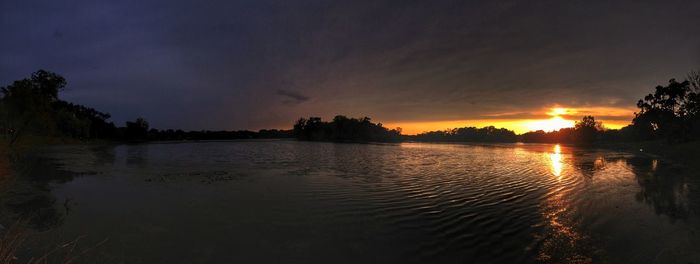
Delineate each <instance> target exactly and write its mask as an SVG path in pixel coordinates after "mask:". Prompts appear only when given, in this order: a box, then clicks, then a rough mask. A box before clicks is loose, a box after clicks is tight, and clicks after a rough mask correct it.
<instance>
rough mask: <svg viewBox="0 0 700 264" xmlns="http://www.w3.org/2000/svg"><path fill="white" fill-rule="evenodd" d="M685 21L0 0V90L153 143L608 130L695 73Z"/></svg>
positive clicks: (532, 12) (478, 4) (585, 8)
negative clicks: (194, 135) (39, 78)
mask: <svg viewBox="0 0 700 264" xmlns="http://www.w3.org/2000/svg"><path fill="white" fill-rule="evenodd" d="M698 14H700V1H440V0H436V1H405V0H403V1H377V0H373V1H286V0H284V1H282V0H281V1H266V0H253V1H219V0H213V1H182V0H158V1H142V0H139V1H132V0H124V1H95V0H90V1H73V0H65V1H34V0H23V1H9V0H0V36H1V41H0V86H4V85H7V84H10V83H11V82H12V81H13V80H17V79H21V78H25V77H27V76H29V75H30V74H31V73H32V72H34V71H36V70H38V69H45V70H49V71H53V72H56V73H58V74H61V75H62V76H64V77H65V78H66V79H67V80H68V86H67V89H66V91H64V92H63V93H62V94H61V95H60V96H61V98H63V99H64V100H67V101H71V102H76V103H80V104H84V105H87V106H90V107H93V108H96V109H98V110H101V111H104V112H108V113H110V114H112V119H113V121H115V123H117V124H123V122H124V121H126V120H133V119H135V118H136V117H144V118H146V119H147V120H148V121H149V123H150V124H151V126H152V127H156V128H161V129H165V128H182V129H186V130H200V129H211V130H219V129H226V130H239V129H251V130H257V129H262V128H291V126H292V124H293V123H294V121H295V120H296V119H298V118H299V117H308V116H320V117H322V118H324V119H330V118H332V117H333V116H335V115H337V114H342V115H346V116H351V117H363V116H369V117H372V120H373V121H374V122H381V123H383V124H384V125H385V126H387V127H392V128H393V127H397V126H400V127H402V128H403V131H404V132H405V133H407V134H414V133H419V132H422V131H426V130H442V129H446V128H454V127H464V126H484V125H488V124H493V125H496V126H497V127H506V128H510V129H513V130H516V132H519V133H522V132H525V131H528V130H533V129H538V128H546V127H549V126H552V124H555V123H556V124H565V125H571V124H573V122H574V120H577V119H580V118H581V116H583V115H589V114H590V115H594V116H595V117H596V118H597V119H598V120H602V121H603V123H604V124H605V125H607V126H608V127H611V128H617V127H621V126H623V125H625V124H628V123H629V122H630V120H631V119H632V117H633V113H634V111H635V104H636V101H637V100H639V99H640V98H642V97H643V96H644V95H646V94H647V93H650V92H651V91H652V90H653V88H654V87H655V86H656V85H660V84H665V83H667V82H668V80H669V79H671V78H677V79H682V78H684V76H685V75H686V74H687V73H688V72H690V71H691V70H698V69H700V26H699V25H700V15H698ZM553 108H561V109H563V110H560V111H553V110H552V109H553ZM553 120H554V121H553ZM557 120H559V121H557ZM562 120H563V121H562ZM538 122H539V123H538ZM542 124H545V125H542Z"/></svg>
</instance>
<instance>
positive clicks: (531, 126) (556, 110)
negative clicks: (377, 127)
mask: <svg viewBox="0 0 700 264" xmlns="http://www.w3.org/2000/svg"><path fill="white" fill-rule="evenodd" d="M543 112H544V114H545V115H548V116H551V118H549V119H499V118H494V119H468V120H445V121H407V122H386V123H384V127H387V128H396V127H400V128H401V129H402V130H403V134H406V135H416V134H420V133H423V132H428V131H442V130H447V129H452V128H460V127H479V128H480V127H485V126H494V127H497V128H506V129H509V130H513V131H514V132H515V133H516V134H523V133H526V132H530V131H536V130H544V131H548V132H549V131H556V130H559V129H561V128H566V127H573V126H574V125H575V124H576V121H577V120H578V119H579V118H578V117H575V116H574V115H576V116H578V115H593V116H594V117H596V115H597V116H610V115H611V114H613V115H615V116H621V117H622V118H615V119H613V120H606V119H604V118H601V119H599V118H596V120H598V121H602V122H603V126H605V127H606V128H609V129H620V128H622V127H624V126H626V125H629V124H630V122H631V120H632V113H633V110H631V109H618V108H606V107H598V108H576V109H574V108H566V107H559V106H556V107H552V108H548V109H546V110H543V111H542V112H540V113H543ZM540 115H542V114H540ZM625 115H626V116H625ZM627 116H629V119H627Z"/></svg>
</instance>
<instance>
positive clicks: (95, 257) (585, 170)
mask: <svg viewBox="0 0 700 264" xmlns="http://www.w3.org/2000/svg"><path fill="white" fill-rule="evenodd" d="M21 174H26V175H25V176H26V177H23V179H25V180H18V181H17V182H15V183H14V184H15V185H14V186H13V187H11V188H9V189H10V191H8V192H7V193H5V194H3V196H2V197H3V198H2V201H3V203H4V205H3V207H2V208H4V209H3V210H5V211H4V214H6V215H7V214H9V213H24V214H31V215H34V218H33V219H32V220H31V221H30V224H31V225H32V226H33V227H34V228H35V229H36V230H39V231H40V232H38V233H37V234H36V235H35V236H34V237H33V239H31V241H30V242H29V243H30V244H29V245H31V248H30V249H31V250H34V251H37V250H40V249H45V248H48V247H50V246H49V245H52V244H56V243H59V242H60V241H68V240H72V239H75V238H77V237H81V239H80V244H79V245H80V246H82V247H86V248H87V247H90V245H95V244H97V243H99V242H100V241H104V240H105V239H106V242H104V243H103V244H101V245H100V246H99V247H97V248H95V249H93V250H91V251H90V252H89V253H88V254H86V255H85V256H83V257H81V258H80V259H79V260H80V261H79V262H81V263H690V262H695V263H697V262H700V234H699V233H698V231H700V230H699V229H698V228H700V217H699V212H700V211H699V210H698V209H700V189H699V188H698V187H699V185H698V183H699V181H698V179H699V178H700V175H699V173H698V172H697V171H695V170H693V169H690V168H686V167H683V166H679V165H675V164H673V163H670V162H666V161H664V160H658V159H654V158H652V157H650V156H648V155H638V154H630V153H624V152H616V151H611V150H602V149H590V148H577V147H573V146H565V145H549V144H493V145H476V144H427V143H401V144H335V143H322V142H298V141H293V140H290V141H285V140H270V141H223V142H199V143H162V144H143V145H117V146H89V145H85V146H57V147H50V148H46V149H43V150H42V151H41V152H39V153H37V154H36V155H34V158H32V159H30V160H29V161H27V162H26V164H25V166H24V167H23V169H22V171H21ZM0 212H3V211H0ZM30 212H31V213H30ZM35 212H36V213H35ZM25 254H26V253H25Z"/></svg>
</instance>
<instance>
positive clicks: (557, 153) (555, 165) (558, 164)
mask: <svg viewBox="0 0 700 264" xmlns="http://www.w3.org/2000/svg"><path fill="white" fill-rule="evenodd" d="M549 159H550V161H551V165H552V174H554V176H557V177H559V178H561V171H562V167H563V165H564V163H563V162H562V156H561V146H560V145H559V144H556V145H555V146H554V151H553V152H552V153H549Z"/></svg>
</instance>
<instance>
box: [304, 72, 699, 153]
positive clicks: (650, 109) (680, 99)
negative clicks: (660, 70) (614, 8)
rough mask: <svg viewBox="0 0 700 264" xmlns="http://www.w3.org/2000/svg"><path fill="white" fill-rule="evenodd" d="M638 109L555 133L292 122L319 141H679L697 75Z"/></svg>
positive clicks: (691, 116)
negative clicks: (621, 122)
mask: <svg viewBox="0 0 700 264" xmlns="http://www.w3.org/2000/svg"><path fill="white" fill-rule="evenodd" d="M637 107H638V108H639V112H636V113H635V117H634V119H633V120H632V123H631V124H630V125H628V126H626V127H623V128H621V129H606V128H605V127H604V126H603V124H602V123H601V122H599V121H596V119H595V117H593V116H584V117H583V118H582V119H581V120H580V121H577V122H576V124H575V126H574V127H571V128H563V129H560V130H557V131H551V132H545V131H542V130H538V131H531V132H527V133H524V134H522V135H516V134H515V132H513V131H512V130H508V129H505V128H496V127H493V126H487V127H483V128H476V127H462V128H455V129H447V130H443V131H430V132H424V133H420V134H418V135H410V136H409V135H401V129H400V128H397V129H392V130H390V129H387V128H384V127H383V126H382V124H381V123H379V124H374V123H371V122H370V121H371V119H370V118H369V117H364V118H359V119H358V118H347V117H345V116H342V115H339V116H336V117H335V118H334V119H333V120H332V121H330V122H324V121H322V120H321V118H319V117H311V118H308V119H306V118H301V119H299V120H298V121H297V122H296V124H295V125H294V136H295V137H296V138H297V139H299V140H323V141H380V142H396V141H406V140H408V141H424V142H532V143H575V144H595V143H603V142H630V141H650V140H664V141H667V142H669V143H682V142H688V141H694V140H698V139H700V74H698V73H697V72H691V73H690V74H688V76H687V77H686V79H685V80H683V81H681V82H678V81H676V80H675V79H671V80H670V81H669V83H668V85H666V86H662V85H659V86H657V87H656V88H655V90H654V92H653V93H650V94H648V95H647V96H645V97H644V98H642V99H640V100H639V101H638V102H637Z"/></svg>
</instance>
